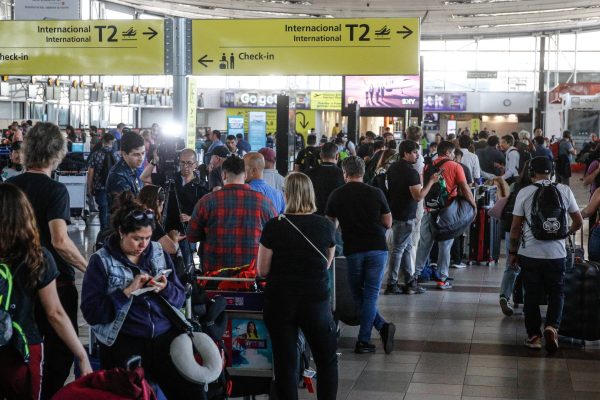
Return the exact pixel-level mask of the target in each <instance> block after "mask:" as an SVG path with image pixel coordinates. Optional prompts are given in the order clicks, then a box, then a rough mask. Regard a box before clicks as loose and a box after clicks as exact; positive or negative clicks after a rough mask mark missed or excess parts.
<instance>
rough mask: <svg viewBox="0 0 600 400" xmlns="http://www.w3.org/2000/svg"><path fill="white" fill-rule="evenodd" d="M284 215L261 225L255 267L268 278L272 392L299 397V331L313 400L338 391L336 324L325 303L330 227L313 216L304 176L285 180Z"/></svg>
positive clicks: (323, 399)
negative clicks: (313, 374)
mask: <svg viewBox="0 0 600 400" xmlns="http://www.w3.org/2000/svg"><path fill="white" fill-rule="evenodd" d="M285 204H286V207H285V213H284V214H281V215H280V216H279V217H277V218H273V219H271V220H270V221H269V222H267V223H266V224H265V227H264V229H263V231H262V236H261V238H260V245H259V249H258V260H257V268H258V272H259V274H260V275H261V276H263V277H266V278H267V286H266V289H265V305H264V312H263V313H264V320H265V324H266V326H267V329H268V331H269V335H270V336H271V341H272V344H273V363H274V371H275V388H276V391H277V394H278V397H279V398H280V399H286V400H296V399H297V398H298V390H297V383H298V381H297V380H298V376H299V373H298V371H296V368H297V367H296V363H293V362H290V360H294V359H296V342H297V340H298V330H299V329H302V332H303V333H304V336H305V337H306V340H307V341H308V344H309V345H310V348H311V350H312V352H313V356H314V358H315V364H316V366H317V373H318V374H319V380H318V382H317V398H318V399H319V400H332V399H335V398H336V393H337V381H338V372H337V355H336V326H335V322H334V321H333V315H332V313H331V304H330V301H329V277H328V274H327V269H328V268H329V266H330V265H331V262H332V260H333V256H334V252H335V237H334V235H335V228H334V226H333V224H332V223H331V222H330V221H329V220H328V219H327V218H325V217H322V216H320V215H317V214H315V211H316V210H317V207H316V206H315V193H314V190H313V187H312V184H311V181H310V179H309V178H308V176H306V175H304V174H303V173H299V172H293V173H291V174H290V175H288V176H287V177H286V178H285Z"/></svg>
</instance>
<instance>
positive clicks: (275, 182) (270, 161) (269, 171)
mask: <svg viewBox="0 0 600 400" xmlns="http://www.w3.org/2000/svg"><path fill="white" fill-rule="evenodd" d="M258 152H259V153H260V154H262V156H263V157H264V158H265V170H264V171H263V179H264V180H265V182H266V183H267V185H269V186H271V187H272V188H274V189H277V190H281V191H282V192H283V176H281V174H279V172H277V170H276V169H275V162H276V161H277V158H276V156H275V150H273V149H271V148H268V147H263V148H262V149H260V150H259V151H258Z"/></svg>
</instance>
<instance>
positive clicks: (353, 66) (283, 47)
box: [192, 18, 420, 75]
mask: <svg viewBox="0 0 600 400" xmlns="http://www.w3.org/2000/svg"><path fill="white" fill-rule="evenodd" d="M419 29H420V26H419V19H418V18H365V19H271V20H256V19H252V20H250V19H245V20H194V21H192V57H193V74H194V75H269V74H279V75H418V74H419V36H420V33H419Z"/></svg>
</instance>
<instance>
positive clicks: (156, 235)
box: [150, 223, 167, 242]
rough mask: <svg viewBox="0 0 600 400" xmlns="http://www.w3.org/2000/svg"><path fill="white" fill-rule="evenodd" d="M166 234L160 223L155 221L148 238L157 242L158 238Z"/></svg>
mask: <svg viewBox="0 0 600 400" xmlns="http://www.w3.org/2000/svg"><path fill="white" fill-rule="evenodd" d="M166 234H167V233H166V232H165V230H164V229H163V227H162V225H161V224H158V223H157V224H155V225H154V230H153V231H152V237H151V238H150V240H152V241H153V242H158V241H159V240H160V238H161V237H163V236H165V235H166Z"/></svg>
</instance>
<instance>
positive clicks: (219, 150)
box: [212, 146, 231, 158]
mask: <svg viewBox="0 0 600 400" xmlns="http://www.w3.org/2000/svg"><path fill="white" fill-rule="evenodd" d="M212 155H213V156H217V157H221V158H227V157H229V156H230V155H231V153H230V152H229V150H227V147H225V146H218V147H215V148H214V149H213V151H212Z"/></svg>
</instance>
